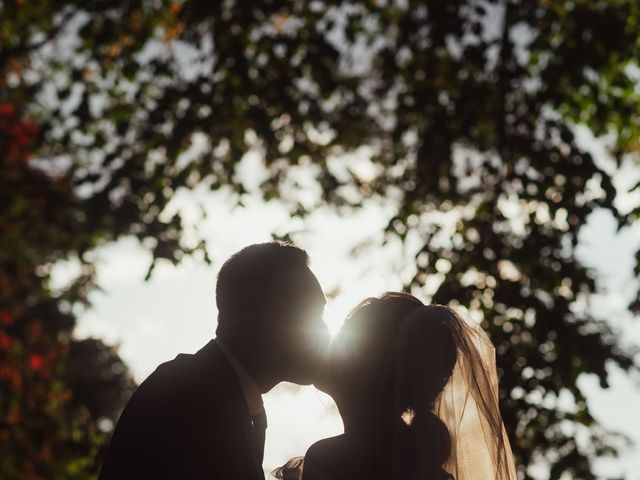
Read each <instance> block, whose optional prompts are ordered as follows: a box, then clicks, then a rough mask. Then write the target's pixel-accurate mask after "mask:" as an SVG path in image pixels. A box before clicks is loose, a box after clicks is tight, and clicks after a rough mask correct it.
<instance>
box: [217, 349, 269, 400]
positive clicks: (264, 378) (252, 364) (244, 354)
mask: <svg viewBox="0 0 640 480" xmlns="http://www.w3.org/2000/svg"><path fill="white" fill-rule="evenodd" d="M218 339H219V340H220V341H221V342H222V343H223V344H224V346H225V347H226V348H227V349H228V350H229V351H230V352H231V354H232V355H233V356H234V357H235V358H236V360H237V361H238V362H240V364H241V365H242V367H243V368H244V369H245V370H246V371H247V373H248V374H249V375H250V376H251V378H252V379H253V381H254V382H256V385H258V388H259V389H260V392H261V393H263V394H264V393H267V392H268V391H269V390H271V389H272V388H273V387H275V386H276V385H277V384H278V383H280V380H278V379H277V378H275V377H276V376H275V375H274V372H273V371H272V368H270V362H269V361H268V359H265V358H262V356H261V355H259V354H258V352H256V349H254V348H252V347H251V346H249V345H246V344H244V343H242V342H238V341H234V339H233V338H227V337H218Z"/></svg>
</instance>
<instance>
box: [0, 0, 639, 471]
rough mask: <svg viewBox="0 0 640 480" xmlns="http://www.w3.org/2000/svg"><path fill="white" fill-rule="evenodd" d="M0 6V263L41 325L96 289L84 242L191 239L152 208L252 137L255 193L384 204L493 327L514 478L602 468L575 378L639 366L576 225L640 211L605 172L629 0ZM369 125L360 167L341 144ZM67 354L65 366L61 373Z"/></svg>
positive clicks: (222, 176)
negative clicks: (58, 273) (304, 189)
mask: <svg viewBox="0 0 640 480" xmlns="http://www.w3.org/2000/svg"><path fill="white" fill-rule="evenodd" d="M0 11H1V12H2V15H0V39H2V42H0V101H1V102H4V103H3V104H2V105H3V106H2V109H3V110H2V112H4V113H2V115H5V117H3V118H6V119H8V120H5V123H3V124H2V125H0V127H1V129H2V135H3V137H2V138H3V142H4V138H5V137H6V138H9V137H10V138H12V140H11V142H13V143H11V144H12V145H14V144H19V145H23V144H24V145H28V151H30V152H32V154H31V158H30V159H26V157H24V156H23V153H18V154H14V153H12V152H14V150H12V149H11V148H3V149H2V153H1V154H0V155H2V156H1V159H2V162H3V171H2V181H3V183H4V185H3V190H2V195H3V197H5V201H4V202H3V213H2V217H1V218H2V223H1V228H2V230H3V237H2V238H3V240H2V245H3V249H2V262H3V263H2V269H3V270H2V275H3V278H5V279H6V278H20V279H24V281H25V282H26V283H25V289H24V294H21V293H20V294H19V293H16V292H15V291H14V290H13V287H12V289H11V290H7V291H6V292H8V293H6V295H7V298H8V299H9V300H10V301H11V302H13V303H14V304H16V305H18V304H20V305H23V306H24V308H25V312H28V314H29V315H31V313H32V312H34V311H36V310H35V309H36V303H34V302H33V301H30V302H26V301H24V302H23V301H22V299H23V298H26V297H25V296H29V295H34V294H37V295H40V296H41V297H42V295H44V297H42V298H44V299H45V300H46V302H47V304H48V305H50V306H51V308H52V310H51V311H48V313H43V314H41V318H42V319H43V322H42V325H43V331H51V332H54V331H57V330H56V328H60V327H56V328H53V327H51V330H47V328H49V327H48V325H54V324H56V322H58V323H59V322H62V323H63V324H64V325H65V327H64V331H66V332H70V331H71V328H72V326H73V321H74V320H73V315H72V314H71V313H64V307H65V305H68V304H74V303H76V302H78V301H81V300H82V298H84V297H85V294H86V292H87V291H88V290H90V289H91V288H93V284H92V268H91V263H90V257H89V256H87V255H86V254H87V253H88V252H90V251H91V250H92V249H93V248H95V247H96V246H98V245H100V244H103V243H104V242H108V241H112V240H114V239H116V238H119V237H121V236H123V235H134V236H136V237H137V238H139V239H140V240H141V241H143V244H144V245H147V246H149V248H150V249H151V250H152V253H153V255H154V259H166V260H169V261H172V262H174V263H177V262H179V261H180V259H181V258H182V257H183V256H184V255H185V254H191V253H194V252H204V253H205V255H204V257H205V259H206V249H207V245H206V243H205V242H204V239H196V240H195V241H194V240H193V239H189V238H186V237H185V236H183V235H182V219H181V216H180V213H177V214H172V215H168V214H167V208H166V207H167V205H168V204H169V202H170V201H171V199H172V198H173V197H174V195H175V194H176V192H178V191H180V190H181V189H192V188H194V187H196V186H201V185H206V186H207V187H208V188H210V189H212V190H216V189H219V188H221V187H223V186H227V187H231V188H233V189H234V190H235V191H236V192H238V194H239V196H238V199H239V201H241V199H242V194H243V193H244V191H245V190H244V188H245V187H244V185H243V183H242V181H241V179H240V178H239V176H238V175H237V172H236V166H237V164H238V162H239V161H240V159H241V158H242V157H243V155H244V154H245V153H247V152H248V151H250V150H258V151H259V152H260V153H261V156H262V158H263V160H264V162H265V164H266V165H267V166H268V168H269V177H268V179H267V180H266V181H265V182H264V183H263V184H262V186H261V194H262V195H264V196H265V198H278V199H281V200H282V201H283V202H285V203H286V204H287V205H289V206H290V208H291V212H292V215H298V216H301V217H304V216H305V215H307V214H308V213H309V212H311V211H313V209H314V208H316V207H317V206H319V205H325V204H327V205H332V206H335V207H336V208H339V209H342V210H344V211H345V212H348V211H349V209H356V208H359V207H360V206H361V205H362V204H363V203H364V202H365V201H366V200H367V199H376V198H385V199H394V200H395V201H396V204H397V211H396V213H395V215H394V217H393V218H392V219H391V221H390V222H389V225H388V227H387V231H386V234H387V236H388V237H389V238H400V239H401V240H403V241H405V242H409V240H411V242H412V244H414V245H415V244H419V245H420V247H419V248H418V249H417V250H416V252H415V272H414V275H413V277H412V278H411V279H410V281H409V282H408V284H407V286H406V287H407V289H409V290H412V291H416V292H419V291H424V288H425V283H426V281H427V279H428V278H430V277H437V278H438V279H439V280H440V282H441V283H440V284H439V287H438V288H437V290H436V292H435V293H434V294H433V296H432V299H433V300H434V301H436V302H439V303H450V304H456V303H457V304H461V305H465V306H468V307H469V308H470V309H471V310H472V311H473V312H474V313H475V314H476V315H478V317H479V318H480V319H482V322H483V326H484V327H485V329H486V330H487V331H488V332H489V334H490V336H491V338H492V340H493V342H494V343H495V344H496V346H497V353H498V358H497V362H498V367H499V371H500V373H501V391H500V400H501V408H502V411H503V415H504V418H505V422H506V425H507V430H508V431H509V432H511V435H512V443H513V446H514V453H515V454H516V457H517V462H518V464H519V469H520V471H521V472H522V473H523V474H524V475H525V478H528V476H529V475H530V470H528V469H527V467H528V466H529V465H532V464H534V463H536V462H542V463H544V464H546V465H548V466H549V469H550V472H549V477H550V478H559V477H560V476H561V475H562V474H563V473H568V474H570V475H571V476H572V477H573V478H593V477H594V474H593V472H592V461H593V459H594V458H596V457H597V456H599V455H602V454H605V453H612V452H615V445H616V442H615V439H613V438H612V437H611V436H610V435H609V433H608V432H606V431H605V430H604V429H603V428H602V427H601V426H599V425H598V424H597V422H596V421H595V420H594V419H593V418H592V416H591V415H590V412H589V408H588V405H587V403H586V400H585V397H584V394H583V392H581V390H580V388H579V387H578V385H577V383H576V380H577V378H578V376H579V375H580V374H582V373H593V374H596V375H597V376H598V377H599V379H600V382H601V385H602V386H603V387H606V386H607V371H606V369H605V366H606V365H607V364H608V363H613V364H615V365H617V366H619V367H621V368H623V369H625V370H633V371H637V364H636V363H635V361H634V355H635V351H634V350H633V349H632V348H631V346H628V345H624V344H623V343H622V341H621V339H620V338H619V337H618V335H617V334H616V333H615V332H614V331H612V329H611V327H610V326H609V325H608V324H607V323H606V322H604V321H602V320H601V319H598V318H594V316H593V315H592V314H591V313H590V311H589V309H588V304H587V302H588V299H589V297H590V295H591V294H592V293H594V292H596V291H597V285H596V283H595V280H594V278H593V274H592V273H591V272H590V271H589V270H588V269H586V268H585V267H584V265H582V264H581V263H580V262H579V261H578V259H577V258H576V255H575V246H576V244H577V239H578V233H579V231H580V229H581V227H582V226H583V225H584V224H585V222H586V220H587V218H588V216H589V214H590V213H591V212H592V211H594V210H595V209H600V208H604V209H607V210H609V211H610V212H611V213H612V214H613V215H614V216H615V218H616V219H617V220H618V222H619V225H620V228H624V227H625V226H626V225H629V224H630V223H631V222H633V221H634V220H635V219H637V217H638V215H640V209H636V210H634V211H631V212H627V211H620V210H619V208H618V206H617V204H616V202H615V197H616V191H615V188H614V187H613V185H612V181H611V178H612V171H615V168H616V167H617V166H619V165H620V164H621V163H622V162H623V161H637V156H638V139H639V133H640V108H639V106H640V103H639V100H640V89H639V86H638V85H639V83H638V81H639V79H640V67H639V65H638V62H639V60H640V37H639V36H638V33H637V32H638V28H639V26H640V5H638V3H637V2H636V1H635V0H615V1H614V0H609V1H606V0H601V1H592V0H573V1H564V0H562V1H561V0H546V1H544V2H529V1H522V0H486V1H480V0H452V1H447V2H440V1H429V0H426V1H421V2H416V1H412V0H405V1H391V0H389V1H383V0H379V1H358V0H354V1H349V2H337V1H336V2H332V1H322V0H314V1H309V2H307V1H300V0H297V1H295V0H292V1H287V2H273V1H266V0H265V1H258V2H256V1H252V2H248V1H243V0H236V1H233V0H225V1H221V2H203V1H195V0H186V1H184V2H169V1H166V0H155V1H151V0H150V1H141V0H137V1H136V0H134V1H126V2H125V1H117V0H112V1H97V0H95V1H89V2H68V1H43V2H36V3H33V2H19V1H6V2H2V4H1V5H0ZM0 113H1V112H0ZM9 118H10V119H9ZM36 126H37V129H36ZM17 129H23V130H24V129H26V130H27V133H24V134H23V133H20V132H17V131H16V130H17ZM580 129H582V131H586V132H588V134H589V135H590V136H592V137H594V138H599V137H603V136H605V135H606V136H607V138H610V139H612V140H610V142H609V147H608V156H609V157H610V158H609V159H598V158H594V156H593V154H592V153H591V149H590V146H589V143H588V142H585V141H584V140H583V138H582V137H580V136H579V135H578V131H580ZM20 135H27V137H25V138H30V139H31V141H30V143H29V142H28V141H27V140H24V141H23V140H17V139H18V138H22V137H20ZM25 142H26V143H25ZM3 145H4V144H3ZM363 146H366V147H367V148H369V152H370V163H371V166H372V168H371V169H368V171H367V173H366V174H365V173H363V172H362V171H359V170H358V169H356V168H352V165H351V164H350V162H349V157H348V155H346V154H348V153H349V152H354V151H357V150H358V149H359V148H361V147H363ZM12 148H13V147H12ZM20 148H26V147H24V146H22V147H20ZM16 155H17V157H16ZM16 158H18V159H16ZM609 164H610V165H609ZM17 165H19V167H18V166H17ZM292 165H299V166H302V167H306V168H308V169H309V170H311V171H313V172H315V173H316V174H317V178H316V180H317V183H318V185H319V186H320V187H321V191H322V194H321V195H320V196H319V197H318V198H317V199H316V201H315V202H309V201H308V200H302V199H301V198H300V197H299V196H297V195H296V189H295V188H294V189H291V188H289V187H290V185H291V182H292V179H291V175H290V167H291V166H292ZM7 167H9V168H7ZM12 172H13V173H12ZM16 172H20V173H19V175H20V176H19V177H17V179H16V175H18V173H16ZM5 186H6V188H5ZM636 188H638V187H636ZM6 206H10V208H7V207H6ZM444 217H446V219H447V221H440V219H442V218H444ZM69 257H76V258H79V259H80V260H81V261H83V265H84V269H85V271H84V275H83V277H82V279H81V280H79V282H78V283H77V284H76V286H75V287H73V288H71V289H70V291H69V292H68V293H67V295H66V297H65V296H62V297H56V296H51V295H50V294H49V293H47V287H46V286H47V281H48V280H47V272H48V271H49V270H50V268H51V265H52V264H53V263H54V262H55V261H57V260H60V259H64V258H69ZM639 258H640V257H639ZM14 259H21V260H20V262H23V263H21V264H20V267H19V268H25V269H26V270H20V272H22V273H19V272H18V271H16V269H17V268H18V266H16V265H14V264H13V263H12V262H14ZM22 259H24V260H22ZM24 265H27V266H28V268H27V267H25V266H24ZM27 272H29V273H27ZM32 272H35V273H32ZM638 273H640V268H639V269H638ZM21 281H22V280H21ZM6 282H8V280H6V281H5V284H6ZM43 292H44V293H43ZM21 295H23V296H21ZM43 301H44V300H43ZM64 302H67V303H64ZM638 305H640V302H636V303H634V304H632V305H630V308H631V309H632V310H633V311H634V312H636V313H637V311H638V310H640V307H639V306H638ZM61 308H63V310H62V311H61V310H60V309H61ZM69 311H70V310H69ZM7 315H9V314H7ZM39 315H40V314H39ZM7 318H9V317H7ZM12 318H13V317H12ZM56 319H59V320H56ZM21 325H23V326H22V327H21V328H24V329H26V328H28V325H30V323H29V322H27V321H26V320H25V321H24V322H23V323H22V324H21ZM3 328H5V327H3ZM29 328H31V327H29ZM2 332H6V330H3V331H2ZM24 332H26V330H24ZM3 335H5V336H6V333H3ZM10 335H15V334H10ZM36 337H37V336H36ZM45 337H46V336H45ZM2 338H4V337H0V348H3V347H2V345H3V343H2V342H3V340H2ZM20 338H21V339H22V340H21V342H23V346H22V347H21V348H23V351H24V352H25V353H17V352H11V353H10V354H9V357H7V358H9V360H8V361H10V362H11V361H15V359H16V358H18V357H19V356H20V355H23V356H24V355H27V354H32V353H33V352H34V351H36V350H33V349H32V348H31V347H29V346H28V342H29V341H31V340H30V339H31V338H33V335H32V334H30V333H21V334H20ZM47 338H49V339H52V338H53V337H52V336H51V335H49V336H48V337H47ZM5 343H6V341H5ZM54 343H55V342H54ZM25 345H26V346H25ZM91 348H94V347H91V346H89V344H87V347H86V350H85V353H84V354H81V355H83V358H86V356H87V355H93V353H91V352H92V351H91ZM102 348H103V347H102V346H101V347H99V348H97V350H100V349H102ZM21 351H22V350H21ZM3 358H5V357H3ZM19 358H23V357H19ZM24 358H27V357H24ZM21 361H22V360H21ZM20 365H21V368H22V370H24V369H25V367H24V364H23V363H21V364H20ZM31 366H32V367H33V364H32V365H31ZM95 368H96V369H98V370H99V369H103V368H105V364H104V362H102V363H101V362H100V361H97V360H96V365H95ZM68 371H73V370H72V369H71V368H63V369H62V370H61V372H60V375H59V376H58V377H57V378H59V379H60V381H63V382H70V380H69V379H66V378H64V372H68ZM118 371H121V370H118ZM2 378H3V380H2V381H3V382H5V383H6V382H10V380H6V379H5V377H2ZM30 383H33V385H36V384H37V382H35V381H34V382H30ZM90 383H91V382H90V381H89V382H88V383H85V385H89V384H90ZM3 385H4V384H3ZM2 388H3V392H4V391H7V390H5V387H4V386H3V387H2ZM7 388H8V387H7ZM9 391H10V390H9ZM563 392H564V393H568V394H569V395H570V397H571V398H572V399H573V402H574V407H573V409H570V410H569V411H567V410H565V409H563V408H562V407H561V405H559V403H558V401H557V400H558V398H559V396H560V395H561V394H563ZM4 398H12V397H11V396H9V397H5V396H4V395H3V399H4ZM89 405H90V399H87V400H86V403H85V407H87V408H89V410H91V408H92V407H89ZM4 408H6V407H5V406H3V409H4ZM96 409H97V410H96V411H102V412H106V411H107V410H111V409H106V410H102V409H101V408H98V407H96ZM105 415H106V413H105ZM3 418H4V415H3ZM3 435H4V434H3ZM583 435H586V436H587V438H589V439H590V440H589V441H586V442H578V441H577V440H576V438H579V437H581V436H583ZM0 441H1V442H2V445H5V444H6V442H7V439H6V435H5V436H3V437H2V439H0ZM24 448H27V447H24ZM16 455H19V452H18V453H16ZM25 455H27V454H26V453H25ZM16 458H18V457H16ZM15 465H16V466H15V469H19V468H21V467H19V466H18V463H16V464H15ZM12 468H14V467H12ZM13 471H16V472H17V471H18V470H13Z"/></svg>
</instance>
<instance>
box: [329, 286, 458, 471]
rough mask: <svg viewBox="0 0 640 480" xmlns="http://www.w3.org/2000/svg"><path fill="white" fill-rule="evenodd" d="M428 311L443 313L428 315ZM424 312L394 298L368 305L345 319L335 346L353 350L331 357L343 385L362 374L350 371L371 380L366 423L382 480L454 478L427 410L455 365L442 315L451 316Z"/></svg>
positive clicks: (444, 436)
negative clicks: (370, 375)
mask: <svg viewBox="0 0 640 480" xmlns="http://www.w3.org/2000/svg"><path fill="white" fill-rule="evenodd" d="M428 308H435V309H437V310H439V309H441V308H442V309H446V312H442V311H439V312H438V313H440V314H436V315H433V313H434V311H433V310H428ZM428 308H427V307H425V306H424V305H423V304H422V302H420V301H419V300H418V299H417V298H415V297H413V296H412V295H408V294H405V293H400V292H387V293H384V294H382V295H381V296H379V297H371V298H367V299H365V300H364V301H362V302H361V303H360V304H359V305H357V306H356V307H355V308H354V309H353V310H352V311H351V312H350V313H349V315H348V316H347V318H346V320H345V324H344V326H343V329H342V330H341V331H340V334H339V337H341V338H340V339H338V340H337V341H338V342H339V341H346V342H347V344H352V347H353V348H343V349H341V352H340V353H338V352H336V357H341V356H342V357H344V356H345V355H347V356H348V358H334V361H335V362H336V367H339V370H340V372H341V373H340V372H338V368H336V369H335V372H334V373H337V374H338V375H341V376H342V377H343V378H342V380H341V381H340V383H341V384H342V385H343V386H344V385H349V383H350V381H352V380H353V379H350V378H349V377H351V376H352V375H358V374H361V371H362V370H361V371H360V372H358V371H354V369H353V368H350V364H351V365H354V364H358V365H360V369H365V370H368V371H373V372H375V375H374V376H375V377H376V378H377V385H376V388H375V390H374V392H375V394H374V399H375V405H374V406H373V407H374V408H373V411H371V413H372V414H373V415H374V416H375V417H374V418H372V419H371V420H372V421H373V422H374V425H375V430H374V431H375V433H374V435H375V448H376V459H377V461H378V465H377V469H376V470H377V472H378V475H379V477H380V478H385V479H387V478H394V479H395V478H398V479H400V478H402V479H416V480H417V479H429V480H440V479H450V478H453V477H452V476H451V475H449V474H448V473H447V472H446V471H445V470H444V469H443V468H442V465H443V464H444V463H445V462H446V461H447V459H448V458H449V456H450V454H451V437H450V435H449V431H448V430H447V427H446V425H445V424H444V423H443V422H442V421H441V420H440V419H439V418H438V417H437V416H436V415H435V414H434V413H433V407H434V402H435V401H436V398H437V397H438V395H439V394H440V392H442V389H443V388H444V386H445V384H446V383H447V380H448V379H449V377H450V375H451V373H452V370H453V367H454V365H455V363H456V358H457V354H456V342H455V340H454V337H453V334H452V332H451V329H450V326H449V322H448V321H447V319H446V318H445V316H444V315H442V313H444V314H445V315H449V314H450V312H451V311H450V309H448V308H447V307H444V306H436V305H434V306H430V307H428ZM355 357H357V358H355ZM354 360H355V361H354Z"/></svg>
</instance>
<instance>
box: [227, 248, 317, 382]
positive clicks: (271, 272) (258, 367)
mask: <svg viewBox="0 0 640 480" xmlns="http://www.w3.org/2000/svg"><path fill="white" fill-rule="evenodd" d="M308 263H309V257H308V255H307V253H306V252H305V251H304V250H302V249H300V248H298V247H295V246H293V245H291V244H287V243H282V242H269V243H260V244H256V245H250V246H248V247H246V248H243V249H242V250H240V251H239V252H237V253H236V254H234V255H233V256H231V257H230V258H229V259H228V260H227V261H226V262H225V263H224V265H223V266H222V269H221V270H220V273H219V274H218V283H217V285H216V302H217V305H218V328H217V330H216V334H217V336H218V337H219V338H220V339H221V340H222V341H223V342H224V343H225V345H228V346H229V347H230V348H231V350H232V351H233V353H234V354H236V355H237V356H238V357H239V358H240V360H241V361H242V363H244V364H245V366H246V367H247V368H248V369H249V370H253V371H252V372H251V373H253V374H255V375H256V376H257V377H260V376H262V377H264V378H265V380H264V382H263V383H264V384H265V386H266V388H270V386H269V383H273V384H275V383H277V382H279V381H282V380H287V381H292V382H296V383H302V384H307V383H311V382H313V381H314V373H315V370H316V369H317V368H318V364H319V361H320V357H321V355H323V354H324V351H325V348H326V346H327V344H328V339H329V336H328V331H327V328H326V325H325V323H324V321H323V320H322V313H323V310H324V305H325V303H326V300H325V297H324V294H323V293H322V288H321V287H320V284H319V283H318V280H317V279H316V277H315V276H314V275H313V273H312V272H311V270H310V269H309V267H308ZM260 380H261V379H260V378H256V381H258V382H259V383H260ZM274 382H275V383H274ZM271 386H272V385H271Z"/></svg>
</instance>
